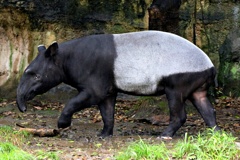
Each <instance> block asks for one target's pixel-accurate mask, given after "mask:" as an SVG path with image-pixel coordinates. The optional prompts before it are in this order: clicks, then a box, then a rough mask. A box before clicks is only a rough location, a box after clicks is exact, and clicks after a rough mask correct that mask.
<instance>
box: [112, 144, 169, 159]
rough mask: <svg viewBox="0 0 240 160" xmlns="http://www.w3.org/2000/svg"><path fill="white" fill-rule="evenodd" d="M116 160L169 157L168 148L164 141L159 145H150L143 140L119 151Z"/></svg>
mask: <svg viewBox="0 0 240 160" xmlns="http://www.w3.org/2000/svg"><path fill="white" fill-rule="evenodd" d="M116 159H117V160H127V159H132V160H138V159H149V160H158V159H169V157H168V150H167V148H166V146H165V144H164V143H161V144H160V145H151V144H148V143H145V142H144V141H143V140H140V141H139V142H136V143H133V144H131V145H130V146H129V147H128V148H127V150H126V151H123V152H120V153H119V155H118V156H117V157H116Z"/></svg>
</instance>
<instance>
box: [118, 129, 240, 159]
mask: <svg viewBox="0 0 240 160" xmlns="http://www.w3.org/2000/svg"><path fill="white" fill-rule="evenodd" d="M235 141H236V138H235V137H233V136H232V135H231V134H228V133H226V132H224V131H222V132H214V131H213V130H207V131H206V132H204V133H199V134H198V135H196V136H188V135H187V134H185V138H184V140H179V141H178V142H177V143H176V144H175V145H173V147H171V148H170V149H168V148H167V147H166V146H165V144H164V143H163V142H162V143H161V144H149V143H147V142H144V141H143V140H140V141H139V142H135V143H133V144H131V145H130V146H129V147H128V148H127V149H126V150H123V151H122V152H119V154H118V155H117V156H116V157H115V158H116V159H117V160H127V159H132V160H137V159H144V160H158V159H184V160H185V159H187V160H189V159H197V160H210V159H214V160H235V159H239V158H240V150H238V149H237V146H236V144H235Z"/></svg>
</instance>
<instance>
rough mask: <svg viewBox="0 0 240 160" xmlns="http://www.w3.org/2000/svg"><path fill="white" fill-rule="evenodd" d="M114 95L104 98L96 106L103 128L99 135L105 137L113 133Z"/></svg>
mask: <svg viewBox="0 0 240 160" xmlns="http://www.w3.org/2000/svg"><path fill="white" fill-rule="evenodd" d="M115 103H116V95H115V94H114V95H111V96H108V97H107V98H105V99H104V100H103V101H102V102H101V103H100V104H99V105H98V106H99V109H100V112H101V115H102V119H103V124H104V126H103V130H102V132H101V134H100V135H99V136H101V137H106V136H110V135H113V127H114V113H115Z"/></svg>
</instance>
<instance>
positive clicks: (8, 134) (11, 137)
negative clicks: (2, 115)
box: [0, 126, 30, 146]
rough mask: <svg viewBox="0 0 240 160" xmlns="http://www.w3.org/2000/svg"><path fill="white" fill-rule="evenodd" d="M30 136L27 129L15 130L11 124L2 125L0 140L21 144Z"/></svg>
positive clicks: (0, 127)
mask: <svg viewBox="0 0 240 160" xmlns="http://www.w3.org/2000/svg"><path fill="white" fill-rule="evenodd" d="M29 137H30V134H29V133H28V132H26V131H21V132H19V131H14V130H13V128H12V127H10V126H0V141H1V142H10V143H13V144H14V145H17V146H20V145H21V144H22V143H23V142H25V141H26V140H27V138H29Z"/></svg>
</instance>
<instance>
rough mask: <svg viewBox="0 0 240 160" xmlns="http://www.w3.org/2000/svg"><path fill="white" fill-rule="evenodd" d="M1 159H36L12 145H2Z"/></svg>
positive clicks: (7, 143)
mask: <svg viewBox="0 0 240 160" xmlns="http://www.w3.org/2000/svg"><path fill="white" fill-rule="evenodd" d="M0 159H4V160H33V159H34V157H33V156H32V155H31V154H29V153H27V152H25V151H23V150H21V149H19V148H18V147H16V146H14V145H13V144H12V143H9V142H5V143H0Z"/></svg>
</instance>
